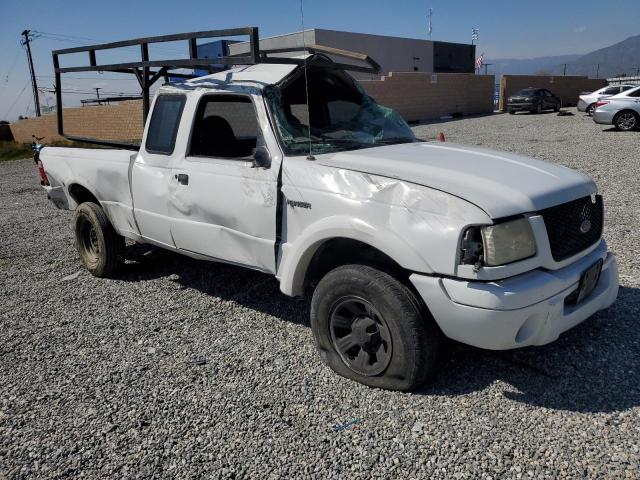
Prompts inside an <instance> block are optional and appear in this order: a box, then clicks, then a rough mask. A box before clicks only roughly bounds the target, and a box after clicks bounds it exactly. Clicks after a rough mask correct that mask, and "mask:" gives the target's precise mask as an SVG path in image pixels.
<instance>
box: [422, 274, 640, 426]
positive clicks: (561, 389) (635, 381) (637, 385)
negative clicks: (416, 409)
mask: <svg viewBox="0 0 640 480" xmlns="http://www.w3.org/2000/svg"><path fill="white" fill-rule="evenodd" d="M639 311H640V289H638V288H629V287H621V288H620V293H619V295H618V300H617V301H616V303H615V304H614V305H613V306H611V307H610V308H609V309H607V310H604V311H601V312H599V313H597V314H596V315H594V316H593V317H592V318H590V319H588V320H587V321H585V322H584V323H582V324H581V325H578V326H577V327H575V328H573V329H572V330H569V331H568V332H565V333H564V334H563V335H561V336H560V338H559V339H558V340H557V341H555V342H554V343H551V344H549V345H545V346H541V347H528V348H522V349H518V350H511V351H503V352H495V351H489V350H482V349H478V348H473V347H470V346H467V345H462V344H460V343H457V342H450V344H449V346H450V351H449V355H448V356H447V359H446V360H445V361H444V363H443V365H442V368H441V374H440V375H439V377H438V378H437V379H436V382H435V383H434V384H433V385H431V386H429V387H427V388H425V389H424V390H423V391H422V392H421V393H423V394H427V395H445V396H447V395H464V394H469V393H472V392H475V391H479V390H485V389H487V388H491V387H492V386H494V385H495V384H496V383H497V382H500V383H504V384H507V391H506V392H504V393H503V394H502V395H504V396H505V397H506V398H508V399H510V400H513V401H516V402H521V403H525V404H529V405H533V406H538V407H545V408H551V409H556V410H567V411H573V412H583V413H588V412H592V413H595V412H621V411H624V410H628V409H630V408H633V407H637V406H640V332H639V331H638V328H637V325H636V319H637V316H638V312H639ZM500 390H501V391H504V388H503V387H502V388H500Z"/></svg>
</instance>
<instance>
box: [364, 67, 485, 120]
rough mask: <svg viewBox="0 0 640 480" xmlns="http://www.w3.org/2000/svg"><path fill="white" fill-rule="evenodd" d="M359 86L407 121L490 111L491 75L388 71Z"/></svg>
mask: <svg viewBox="0 0 640 480" xmlns="http://www.w3.org/2000/svg"><path fill="white" fill-rule="evenodd" d="M360 83H361V84H362V86H363V87H364V89H365V90H366V91H367V93H368V94H369V95H371V96H372V97H373V98H374V99H375V100H376V101H377V102H378V103H379V104H381V105H385V106H387V107H391V108H393V109H394V110H396V111H397V112H398V113H399V114H400V115H402V117H403V118H404V119H405V120H407V121H418V120H429V119H435V118H440V117H442V116H445V115H451V114H454V113H462V114H463V115H473V114H479V113H491V112H492V111H493V88H494V77H493V75H474V74H465V73H438V74H427V73H419V72H415V73H414V72H406V73H396V72H392V73H390V74H389V75H387V76H384V77H382V78H381V79H380V80H363V81H361V82H360Z"/></svg>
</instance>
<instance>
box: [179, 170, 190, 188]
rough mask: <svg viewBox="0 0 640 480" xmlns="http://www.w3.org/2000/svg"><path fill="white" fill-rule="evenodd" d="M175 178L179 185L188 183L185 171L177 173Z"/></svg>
mask: <svg viewBox="0 0 640 480" xmlns="http://www.w3.org/2000/svg"><path fill="white" fill-rule="evenodd" d="M176 179H177V180H178V183H179V184H180V185H189V175H187V174H186V173H177V174H176Z"/></svg>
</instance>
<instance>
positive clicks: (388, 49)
mask: <svg viewBox="0 0 640 480" xmlns="http://www.w3.org/2000/svg"><path fill="white" fill-rule="evenodd" d="M315 40H316V43H317V44H318V45H323V46H327V47H334V48H341V49H343V50H352V51H354V52H359V53H365V54H367V55H369V56H370V57H371V58H373V59H374V60H375V61H376V62H378V64H380V67H381V69H382V70H381V72H380V74H382V75H386V74H388V73H389V72H414V71H418V72H433V42H431V41H429V40H419V39H413V38H400V37H387V36H382V35H368V34H363V33H353V32H339V31H335V30H323V29H316V30H315ZM353 76H354V77H356V78H358V79H365V78H368V79H378V78H379V75H371V74H360V73H357V72H354V75H353Z"/></svg>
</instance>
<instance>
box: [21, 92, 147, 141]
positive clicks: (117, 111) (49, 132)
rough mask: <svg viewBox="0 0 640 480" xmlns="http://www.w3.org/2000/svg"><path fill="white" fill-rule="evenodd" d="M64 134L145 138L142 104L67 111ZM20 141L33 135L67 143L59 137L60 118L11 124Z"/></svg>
mask: <svg viewBox="0 0 640 480" xmlns="http://www.w3.org/2000/svg"><path fill="white" fill-rule="evenodd" d="M64 131H65V133H66V134H67V135H76V136H79V137H94V138H100V139H106V140H120V141H131V140H140V139H141V138H142V132H143V123H142V102H141V101H139V100H130V101H126V102H121V103H118V104H115V105H101V106H95V107H78V108H65V109H64ZM11 133H12V134H13V137H14V139H15V140H16V141H17V142H23V143H28V142H31V135H36V136H38V137H45V138H46V139H45V143H46V142H52V141H63V140H64V138H62V137H60V136H59V135H58V125H57V122H56V115H55V114H53V115H45V116H43V117H39V118H38V117H33V118H28V119H26V120H18V121H17V122H15V123H12V124H11Z"/></svg>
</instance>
